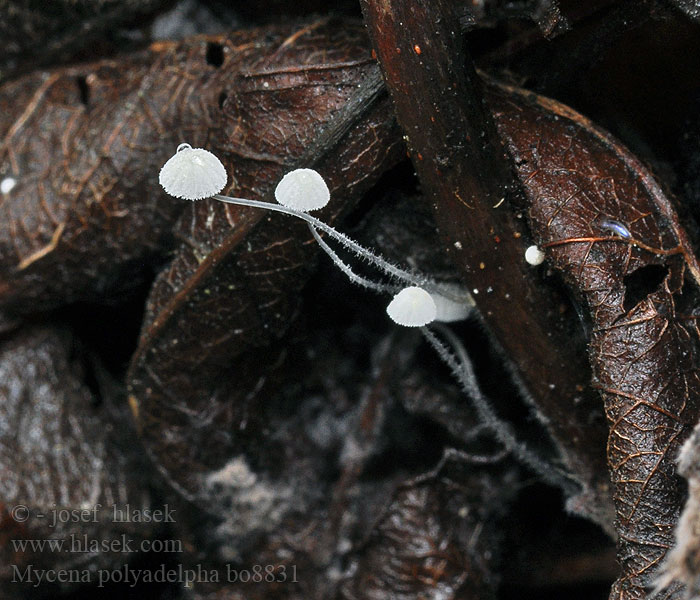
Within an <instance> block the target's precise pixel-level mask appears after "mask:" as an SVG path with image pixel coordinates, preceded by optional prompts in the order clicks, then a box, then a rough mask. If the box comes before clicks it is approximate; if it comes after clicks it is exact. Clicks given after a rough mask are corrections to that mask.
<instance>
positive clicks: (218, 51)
mask: <svg viewBox="0 0 700 600" xmlns="http://www.w3.org/2000/svg"><path fill="white" fill-rule="evenodd" d="M206 59H207V64H208V65H211V66H212V67H220V66H221V65H223V64H224V47H223V46H222V45H221V44H217V43H216V42H209V43H208V44H207V53H206Z"/></svg>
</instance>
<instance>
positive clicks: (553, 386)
mask: <svg viewBox="0 0 700 600" xmlns="http://www.w3.org/2000/svg"><path fill="white" fill-rule="evenodd" d="M556 387H557V386H556V385H554V384H553V383H550V384H549V389H550V390H553V389H556Z"/></svg>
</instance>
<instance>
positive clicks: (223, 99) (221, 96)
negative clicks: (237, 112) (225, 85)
mask: <svg viewBox="0 0 700 600" xmlns="http://www.w3.org/2000/svg"><path fill="white" fill-rule="evenodd" d="M226 98H228V94H227V93H226V92H221V93H220V94H219V108H223V107H224V102H226Z"/></svg>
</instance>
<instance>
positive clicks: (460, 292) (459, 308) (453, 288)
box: [430, 283, 475, 323]
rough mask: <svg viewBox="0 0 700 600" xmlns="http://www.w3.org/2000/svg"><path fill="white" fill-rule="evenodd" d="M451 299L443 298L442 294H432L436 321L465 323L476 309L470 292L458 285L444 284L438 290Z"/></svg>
mask: <svg viewBox="0 0 700 600" xmlns="http://www.w3.org/2000/svg"><path fill="white" fill-rule="evenodd" d="M438 289H439V290H440V291H442V292H444V293H445V294H448V295H449V296H450V297H449V298H448V297H447V296H443V295H442V294H441V293H440V292H432V293H431V294H430V295H431V296H432V298H433V301H434V302H435V309H436V313H435V320H436V321H440V322H442V323H453V322H454V321H463V320H464V319H466V318H467V317H468V316H469V315H470V314H471V313H472V310H473V309H474V306H475V304H474V298H472V296H471V294H470V293H469V291H468V290H467V289H466V288H464V287H462V286H460V285H457V284H451V283H443V284H441V285H440V286H439V288H438ZM455 297H457V298H461V300H459V301H458V300H453V298H455Z"/></svg>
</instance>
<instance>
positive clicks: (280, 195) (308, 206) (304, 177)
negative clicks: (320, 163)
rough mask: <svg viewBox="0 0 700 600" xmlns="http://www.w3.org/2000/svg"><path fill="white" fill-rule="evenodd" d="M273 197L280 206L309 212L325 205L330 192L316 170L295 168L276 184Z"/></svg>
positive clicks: (329, 197)
mask: <svg viewBox="0 0 700 600" xmlns="http://www.w3.org/2000/svg"><path fill="white" fill-rule="evenodd" d="M275 198H276V199H277V202H279V203H280V204H281V205H282V206H286V207H288V208H294V209H296V210H301V211H304V212H309V211H311V210H317V209H319V208H323V207H324V206H326V204H328V201H329V200H330V199H331V193H330V191H329V189H328V186H327V185H326V182H325V181H324V180H323V177H321V175H320V174H319V173H318V172H316V171H314V170H313V169H295V170H294V171H290V172H289V173H287V174H286V175H285V176H284V177H282V180H281V181H280V182H279V183H278V184H277V187H276V188H275Z"/></svg>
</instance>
